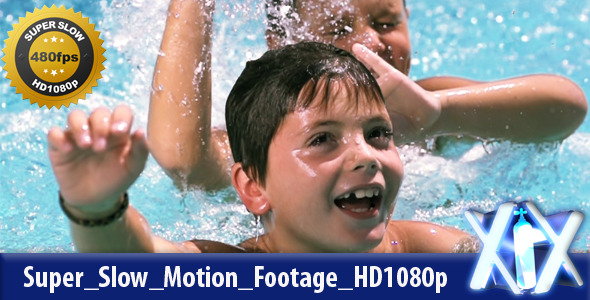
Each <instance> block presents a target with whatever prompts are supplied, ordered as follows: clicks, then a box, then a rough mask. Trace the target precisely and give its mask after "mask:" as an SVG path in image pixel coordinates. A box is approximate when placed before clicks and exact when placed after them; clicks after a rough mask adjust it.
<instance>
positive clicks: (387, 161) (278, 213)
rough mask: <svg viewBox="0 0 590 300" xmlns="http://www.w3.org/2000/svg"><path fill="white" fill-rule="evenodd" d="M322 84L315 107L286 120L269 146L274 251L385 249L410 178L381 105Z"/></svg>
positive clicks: (268, 187) (268, 185)
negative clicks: (326, 89) (391, 221)
mask: <svg viewBox="0 0 590 300" xmlns="http://www.w3.org/2000/svg"><path fill="white" fill-rule="evenodd" d="M322 86H325V85H323V84H319V91H318V93H317V95H319V96H316V97H315V98H314V99H313V102H312V103H311V105H310V106H309V107H308V108H300V109H296V111H295V112H293V113H289V114H287V115H286V117H285V119H284V120H283V122H282V124H281V125H280V127H279V129H278V130H277V132H276V134H275V136H274V137H273V140H272V142H271V144H270V147H269V154H268V165H267V172H268V173H267V179H266V184H265V187H264V188H262V190H263V194H264V197H265V198H266V199H268V201H269V204H270V210H271V213H270V217H269V218H267V222H266V224H265V225H266V228H267V232H268V234H267V236H268V237H270V240H271V241H272V243H271V244H272V246H271V247H272V248H274V249H273V251H287V252H332V251H338V252H348V251H355V252H358V251H369V250H371V249H372V248H374V247H375V246H376V245H378V244H379V242H380V241H381V239H382V238H383V235H384V234H385V228H386V224H387V221H388V220H389V216H390V213H391V211H392V209H393V202H394V199H395V196H396V195H397V192H398V189H399V186H400V184H401V181H402V177H403V168H402V163H401V161H400V158H399V156H398V154H397V151H396V149H395V146H394V144H393V140H392V138H391V131H392V128H391V121H390V119H389V116H388V114H387V111H386V109H385V106H384V105H383V103H382V102H381V100H375V99H370V100H368V99H366V98H365V95H363V94H362V93H359V99H358V101H357V102H355V101H356V99H355V96H354V95H353V96H349V94H348V92H347V88H343V85H342V84H340V83H338V82H333V83H332V88H333V89H332V92H331V95H330V98H331V99H330V102H329V105H328V106H326V107H325V106H323V104H322V103H321V102H322V101H323V100H322V97H323V96H324V94H323V91H322V90H323V87H322Z"/></svg>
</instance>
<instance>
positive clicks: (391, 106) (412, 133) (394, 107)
mask: <svg viewBox="0 0 590 300" xmlns="http://www.w3.org/2000/svg"><path fill="white" fill-rule="evenodd" d="M352 51H353V54H354V56H355V57H356V58H357V59H358V60H360V61H361V62H363V64H365V66H366V67H367V68H368V69H369V70H371V72H372V73H373V76H374V77H375V78H376V79H377V82H378V83H379V87H381V92H382V93H383V97H385V106H386V107H387V111H388V112H389V116H390V117H391V121H392V122H393V126H394V133H395V141H396V144H400V143H405V142H409V141H416V140H419V139H420V138H424V137H425V136H426V133H427V132H428V131H429V130H428V129H429V128H430V127H431V126H432V125H433V124H434V123H435V122H436V121H437V120H438V118H439V116H440V114H441V102H440V100H439V98H438V97H437V94H436V93H433V92H428V91H426V90H424V89H423V88H422V87H420V86H419V85H418V84H417V83H415V82H414V81H413V80H412V79H410V78H409V77H408V76H406V75H404V74H403V73H402V72H400V71H398V70H397V69H396V68H394V67H393V66H391V65H390V64H389V63H387V62H386V61H385V60H383V59H382V58H381V57H379V55H377V54H375V53H373V51H371V50H369V49H367V48H366V47H365V46H363V45H361V44H355V45H354V46H353V47H352Z"/></svg>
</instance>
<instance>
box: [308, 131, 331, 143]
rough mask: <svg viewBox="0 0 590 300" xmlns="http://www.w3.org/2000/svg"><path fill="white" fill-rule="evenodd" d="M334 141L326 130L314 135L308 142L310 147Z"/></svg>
mask: <svg viewBox="0 0 590 300" xmlns="http://www.w3.org/2000/svg"><path fill="white" fill-rule="evenodd" d="M332 141H334V138H333V137H332V136H331V135H330V134H329V133H327V132H322V133H319V134H317V135H315V136H314V137H313V138H312V140H311V142H310V143H309V145H310V146H312V147H318V146H323V145H325V144H326V143H329V142H332Z"/></svg>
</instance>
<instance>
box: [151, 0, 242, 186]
mask: <svg viewBox="0 0 590 300" xmlns="http://www.w3.org/2000/svg"><path fill="white" fill-rule="evenodd" d="M207 2H209V3H213V1H205V0H194V1H192V0H191V1H180V0H172V1H171V2H170V7H169V13H168V18H167V21H166V29H165V31H164V36H163V39H162V45H161V52H162V54H161V55H160V56H158V60H157V63H156V68H155V72H154V81H153V93H152V96H151V100H150V110H149V120H148V138H149V143H150V150H151V152H152V154H153V156H154V158H155V159H156V161H157V162H158V163H159V164H160V165H161V166H162V167H163V168H164V170H165V171H166V173H167V174H168V175H169V176H170V177H172V179H173V180H174V181H175V182H176V183H177V185H178V186H187V185H189V186H190V185H196V186H199V187H203V188H207V189H215V188H221V187H224V186H228V185H229V184H230V183H231V181H230V180H229V174H228V172H227V170H228V166H227V159H226V158H227V156H228V155H229V153H230V152H229V146H228V143H227V135H226V134H225V132H212V131H211V30H212V28H211V27H212V19H213V10H214V8H213V6H212V4H211V5H210V6H207V4H206V3H207ZM222 153H227V154H225V155H223V154H222Z"/></svg>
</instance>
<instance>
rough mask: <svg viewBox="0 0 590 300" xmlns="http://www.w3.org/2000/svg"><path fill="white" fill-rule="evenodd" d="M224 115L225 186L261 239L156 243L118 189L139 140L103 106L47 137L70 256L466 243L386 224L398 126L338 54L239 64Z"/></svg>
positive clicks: (348, 58)
mask: <svg viewBox="0 0 590 300" xmlns="http://www.w3.org/2000/svg"><path fill="white" fill-rule="evenodd" d="M226 111H227V120H226V121H227V125H228V132H229V137H230V143H231V146H232V150H233V153H234V156H235V157H236V163H235V164H234V165H233V166H232V170H231V180H232V183H233V185H234V187H235V189H236V191H237V192H238V194H239V195H240V198H241V199H242V201H243V202H244V204H245V205H246V207H247V208H248V210H250V211H251V212H252V213H254V214H255V215H257V216H260V217H261V218H262V222H263V224H264V225H265V231H266V233H265V234H264V235H263V236H261V237H259V238H252V239H250V240H247V241H245V242H243V243H242V244H241V245H240V247H235V246H230V245H225V244H221V243H217V242H211V241H198V240H194V241H187V242H184V243H180V244H175V243H172V242H170V241H166V240H163V239H161V238H158V237H155V236H152V234H151V231H150V228H149V226H147V223H146V221H145V219H144V218H143V217H142V216H141V215H140V214H139V213H138V212H137V211H136V210H134V209H133V208H132V207H131V206H129V197H128V196H127V194H126V192H125V191H126V190H127V189H128V188H129V187H130V186H131V185H132V184H133V182H134V181H135V180H136V179H137V177H138V176H139V174H140V173H141V171H142V170H143V167H144V164H145V161H146V158H147V154H148V147H147V143H146V141H145V137H144V136H143V134H142V133H141V132H135V133H130V127H131V122H132V117H133V116H132V113H131V111H130V110H129V108H127V107H118V108H116V109H115V110H114V111H113V112H112V113H111V112H109V111H108V110H107V109H105V108H100V109H97V110H95V111H94V112H93V113H92V114H91V115H90V117H86V116H85V115H84V113H82V112H80V111H74V112H72V113H71V114H70V115H69V118H68V128H67V129H66V130H61V129H58V128H54V129H52V130H51V131H50V132H49V134H48V141H49V147H50V149H49V155H50V160H51V163H52V167H53V170H54V173H55V176H56V178H57V181H58V184H59V186H60V204H61V207H62V209H63V210H64V213H65V214H66V215H67V216H68V218H69V219H70V225H71V229H72V235H73V240H74V242H75V244H76V247H77V248H78V250H79V251H82V252H207V251H212V250H213V251H231V252H452V251H464V250H465V246H466V245H470V244H471V241H472V239H471V238H470V236H469V235H467V234H465V233H464V232H461V231H459V230H456V229H453V228H445V227H441V226H438V225H434V224H430V223H423V222H411V221H390V220H389V219H390V216H391V212H392V210H393V207H394V204H395V197H396V195H397V192H398V189H399V186H400V184H401V180H402V177H403V167H402V164H401V161H400V158H399V156H398V154H397V151H396V148H395V145H394V143H393V139H392V133H393V132H394V131H395V130H396V129H395V128H394V127H392V123H391V121H390V119H389V115H388V112H387V110H386V109H385V105H384V99H383V95H382V94H381V92H380V90H379V86H378V84H377V81H376V80H375V79H374V78H373V77H372V75H371V73H370V72H369V70H367V69H366V68H365V67H364V66H363V65H362V64H361V63H360V62H359V61H357V60H356V59H355V58H354V57H353V56H352V55H350V54H349V53H347V52H346V51H343V50H340V49H337V48H335V47H333V46H330V45H324V44H320V43H314V42H304V43H299V44H296V45H293V46H287V47H285V48H283V49H281V50H274V51H269V52H267V53H266V54H265V55H263V56H262V57H261V58H260V59H259V60H257V61H254V62H250V63H248V64H247V65H246V69H245V70H244V72H243V73H242V75H241V76H240V78H238V80H237V83H236V85H235V86H234V88H233V89H232V92H231V93H230V96H229V98H228V101H227V107H226ZM259 151H262V153H259ZM88 170H92V171H90V172H89V171H88ZM204 172H206V170H204ZM471 250H474V248H472V249H471Z"/></svg>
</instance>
